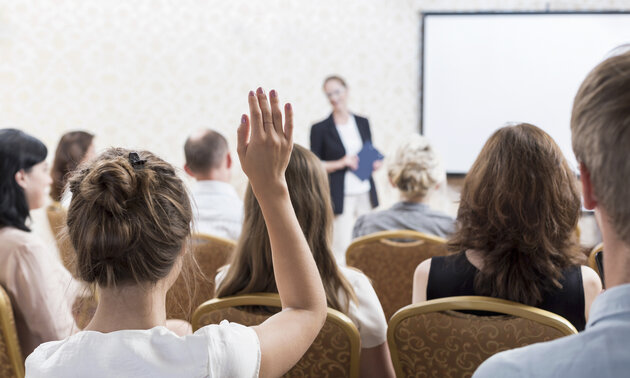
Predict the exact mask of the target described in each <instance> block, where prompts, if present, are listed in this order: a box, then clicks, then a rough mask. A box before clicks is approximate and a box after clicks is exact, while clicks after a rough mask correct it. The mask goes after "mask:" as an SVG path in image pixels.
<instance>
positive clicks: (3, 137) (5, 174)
mask: <svg viewBox="0 0 630 378" xmlns="http://www.w3.org/2000/svg"><path fill="white" fill-rule="evenodd" d="M47 154H48V150H47V149H46V146H45V145H44V143H42V142H41V141H40V140H39V139H37V138H35V137H32V136H30V135H28V134H26V133H24V132H23V131H20V130H16V129H1V130H0V228H2V227H15V228H18V229H20V230H23V231H27V232H28V231H30V229H29V228H28V227H27V226H26V219H27V218H28V217H29V205H28V202H27V200H26V195H25V194H24V190H23V189H22V187H20V186H19V185H18V183H17V182H16V181H15V174H16V173H17V172H19V171H20V170H24V171H26V172H29V171H30V169H31V168H32V167H33V166H34V165H36V164H39V163H41V162H42V161H44V160H46V155H47Z"/></svg>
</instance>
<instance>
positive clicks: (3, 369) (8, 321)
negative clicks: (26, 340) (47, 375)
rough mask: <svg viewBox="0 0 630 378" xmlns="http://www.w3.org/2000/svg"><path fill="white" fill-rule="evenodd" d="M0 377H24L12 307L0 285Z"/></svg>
mask: <svg viewBox="0 0 630 378" xmlns="http://www.w3.org/2000/svg"><path fill="white" fill-rule="evenodd" d="M0 377H3V378H22V377H24V361H23V360H22V352H21V351H20V342H19V341H18V336H17V330H16V328H15V319H14V318H13V308H12V307H11V300H10V299H9V296H8V295H7V292H6V291H5V290H4V288H3V287H1V286H0Z"/></svg>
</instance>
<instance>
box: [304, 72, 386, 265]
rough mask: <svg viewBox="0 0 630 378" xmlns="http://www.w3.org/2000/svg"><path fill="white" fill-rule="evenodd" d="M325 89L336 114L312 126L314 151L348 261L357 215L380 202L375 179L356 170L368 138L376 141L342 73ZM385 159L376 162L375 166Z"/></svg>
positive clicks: (336, 244)
mask: <svg viewBox="0 0 630 378" xmlns="http://www.w3.org/2000/svg"><path fill="white" fill-rule="evenodd" d="M324 93H326V97H328V101H330V105H332V108H333V111H332V114H331V115H330V116H329V117H328V118H326V119H325V120H323V121H321V122H319V123H316V124H314V125H313V127H311V151H313V153H315V155H317V157H319V158H320V160H321V161H322V163H323V164H324V167H325V168H326V172H328V181H329V185H330V195H331V197H332V204H333V211H334V213H335V221H334V232H333V252H334V254H335V257H336V259H337V262H338V263H339V264H342V265H345V263H346V256H345V254H346V248H347V247H348V245H349V244H350V241H351V240H352V227H353V225H354V222H355V221H356V219H357V218H358V217H359V216H360V215H362V214H365V213H367V212H368V211H370V210H371V209H372V208H373V207H376V206H378V198H377V196H376V188H375V186H374V180H373V179H372V177H371V176H370V179H369V180H365V181H362V180H361V179H359V178H358V177H357V176H356V175H355V174H354V173H352V172H349V171H351V170H356V169H357V168H358V166H359V158H358V157H357V154H358V153H359V151H361V149H362V148H363V144H364V143H366V142H370V143H371V142H372V133H371V132H370V124H369V122H368V120H367V118H363V117H360V116H358V115H355V114H352V113H350V111H349V110H348V86H347V85H346V82H345V81H344V80H343V79H342V78H341V77H339V76H329V77H327V78H326V80H324ZM381 165H382V161H381V160H378V161H376V162H374V166H373V170H376V169H378V168H380V167H381Z"/></svg>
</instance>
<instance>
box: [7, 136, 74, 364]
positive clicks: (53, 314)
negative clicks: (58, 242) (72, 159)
mask: <svg viewBox="0 0 630 378" xmlns="http://www.w3.org/2000/svg"><path fill="white" fill-rule="evenodd" d="M46 154H47V149H46V146H44V144H43V143H42V142H40V141H39V140H37V139H36V138H34V137H32V136H30V135H28V134H25V133H23V132H22V131H18V130H14V129H2V130H0V284H2V286H3V287H4V289H5V290H6V291H7V293H8V294H9V297H10V298H11V305H12V306H13V313H14V315H15V325H16V328H17V333H18V338H19V341H20V347H21V350H22V355H23V356H24V357H26V356H28V355H29V353H31V352H32V351H33V350H34V349H35V348H36V347H37V346H38V345H39V344H41V343H43V342H46V341H51V340H60V339H63V338H64V337H67V336H70V335H71V334H72V332H73V331H76V326H75V322H74V319H73V317H72V305H73V303H74V300H75V298H76V296H77V295H78V294H80V292H81V287H80V285H79V284H78V283H77V282H76V281H74V280H73V278H72V275H71V274H70V272H68V271H67V270H66V268H64V266H63V265H62V264H61V261H60V260H59V257H58V256H57V253H56V250H55V248H54V247H50V246H46V245H44V243H43V242H42V241H41V240H40V239H39V238H38V237H37V236H36V235H34V234H33V233H32V232H31V230H30V229H29V227H28V226H27V225H26V222H27V219H28V218H29V211H30V210H33V209H37V208H39V207H42V206H43V205H44V204H45V202H46V197H47V195H48V191H49V190H50V184H51V181H52V180H51V179H50V176H49V174H48V163H46Z"/></svg>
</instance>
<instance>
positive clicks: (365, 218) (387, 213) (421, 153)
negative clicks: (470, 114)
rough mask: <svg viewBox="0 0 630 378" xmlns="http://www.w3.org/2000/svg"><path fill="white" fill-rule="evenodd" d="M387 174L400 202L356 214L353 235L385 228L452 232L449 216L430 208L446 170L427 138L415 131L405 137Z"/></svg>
mask: <svg viewBox="0 0 630 378" xmlns="http://www.w3.org/2000/svg"><path fill="white" fill-rule="evenodd" d="M387 174H388V176H389V182H390V183H391V184H392V185H393V186H395V187H396V188H398V191H399V193H400V197H401V199H402V201H400V202H398V203H396V204H395V205H394V206H392V207H391V208H389V209H387V210H383V211H378V212H373V213H369V214H365V215H362V216H361V217H359V219H357V222H356V223H355V224H354V229H353V230H352V237H353V238H358V237H359V236H363V235H368V234H372V233H374V232H378V231H387V230H414V231H419V232H424V233H427V234H431V235H436V236H440V237H447V236H449V235H450V234H451V233H452V232H453V231H454V229H455V220H454V219H453V218H452V217H450V216H448V215H446V214H443V213H441V212H439V211H435V210H432V209H431V208H430V207H429V200H430V198H431V195H432V194H433V193H435V192H437V191H438V189H439V188H440V187H441V186H442V185H446V172H445V171H444V168H443V166H442V162H441V161H440V158H439V157H438V155H437V153H436V152H435V150H434V149H433V147H432V146H431V144H429V141H428V139H426V138H425V137H422V136H420V135H418V134H414V135H411V136H409V137H408V138H406V139H405V142H403V143H402V144H401V145H400V146H398V149H397V150H396V153H395V154H394V156H393V157H392V158H391V163H389V164H388V167H387Z"/></svg>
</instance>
